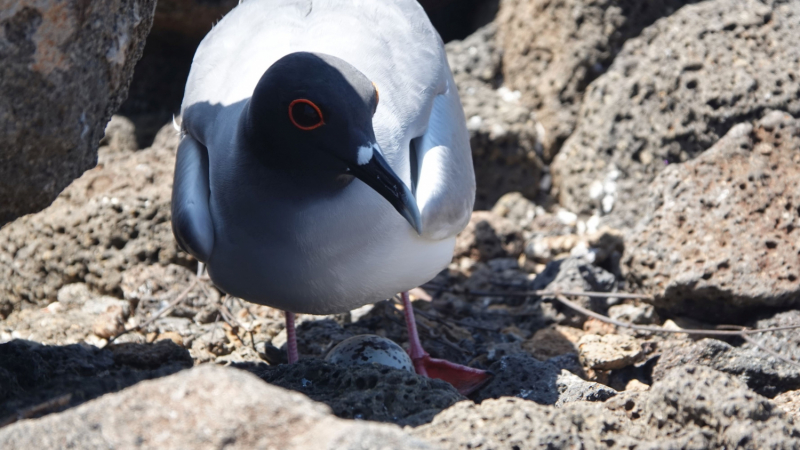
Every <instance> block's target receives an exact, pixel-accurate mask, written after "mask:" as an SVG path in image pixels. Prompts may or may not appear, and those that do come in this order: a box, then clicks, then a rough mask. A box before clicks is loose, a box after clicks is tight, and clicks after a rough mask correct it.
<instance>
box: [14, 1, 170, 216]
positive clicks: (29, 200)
mask: <svg viewBox="0 0 800 450" xmlns="http://www.w3.org/2000/svg"><path fill="white" fill-rule="evenodd" d="M155 3H156V2H155V0H102V1H101V0H93V1H88V2H87V1H83V0H69V1H55V0H23V1H17V2H11V3H8V2H5V3H4V6H3V8H2V11H0V29H2V30H4V32H3V33H2V34H0V60H2V61H3V64H2V66H1V67H0V123H2V131H0V148H2V149H3V155H2V157H1V158H0V199H2V200H0V226H2V225H4V224H6V223H7V222H9V221H11V220H14V219H15V218H16V217H19V216H22V215H24V214H28V213H32V212H36V211H39V210H41V209H43V208H45V207H46V206H47V205H49V204H50V203H51V202H52V201H53V200H54V199H55V198H56V196H57V195H58V194H59V192H61V190H62V189H64V188H65V187H66V186H67V185H68V184H69V183H70V182H72V180H74V179H75V178H77V177H79V176H80V175H81V174H82V173H83V172H84V171H85V170H87V169H90V168H92V167H94V165H95V163H96V162H97V147H98V142H99V141H100V138H102V137H103V130H104V129H105V126H106V123H108V120H109V119H110V118H111V114H112V113H113V112H114V111H115V110H116V109H117V108H118V107H119V105H120V103H121V102H122V101H123V100H124V99H125V97H126V96H127V93H128V85H129V84H130V80H131V76H132V74H133V67H134V65H135V64H136V62H137V61H138V60H139V57H140V56H141V54H142V49H143V47H144V40H145V37H146V36H147V33H148V32H149V31H150V25H151V23H152V20H153V10H154V8H155Z"/></svg>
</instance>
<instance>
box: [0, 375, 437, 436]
mask: <svg viewBox="0 0 800 450" xmlns="http://www.w3.org/2000/svg"><path fill="white" fill-rule="evenodd" d="M0 446H1V447H3V448H81V449H87V450H93V449H98V450H99V449H108V448H159V449H184V448H196V449H211V448H226V449H251V448H280V449H286V450H300V449H320V450H321V449H330V450H333V449H342V450H358V449H365V448H396V449H409V450H410V449H415V450H424V449H429V448H431V446H429V445H427V444H425V443H424V442H421V441H419V440H417V439H414V438H412V437H410V436H408V435H407V434H405V433H403V432H402V431H401V430H400V429H399V428H398V427H396V426H393V425H386V424H375V423H369V422H355V421H345V420H341V419H337V418H335V417H333V416H332V415H331V414H330V410H329V409H328V408H327V407H326V406H325V405H321V404H319V403H315V402H312V401H310V400H309V399H308V398H306V397H305V396H303V395H299V394H297V393H293V392H287V391H285V390H283V389H280V388H277V387H275V386H270V385H268V384H266V383H264V382H263V381H261V380H259V379H258V378H256V377H254V376H252V375H250V374H248V373H245V372H243V371H239V370H235V369H229V368H221V367H214V366H202V367H197V368H195V369H192V370H187V371H184V372H182V373H179V374H176V375H174V376H171V377H167V378H163V379H160V380H155V381H147V382H143V383H140V384H138V385H136V386H134V387H132V388H130V389H126V390H124V391H122V392H119V393H115V394H111V395H107V396H104V397H102V398H100V399H98V400H96V401H93V402H90V403H87V404H85V405H82V406H80V407H78V408H76V409H74V410H70V411H66V412H64V413H61V414H52V415H50V416H48V417H45V418H43V419H40V420H27V421H23V422H19V423H16V424H13V425H10V426H8V427H5V428H3V429H0Z"/></svg>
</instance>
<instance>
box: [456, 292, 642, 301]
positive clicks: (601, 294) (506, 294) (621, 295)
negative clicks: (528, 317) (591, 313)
mask: <svg viewBox="0 0 800 450" xmlns="http://www.w3.org/2000/svg"><path fill="white" fill-rule="evenodd" d="M466 294H467V295H470V296H474V297H553V296H556V295H559V294H561V295H569V296H571V297H572V296H586V297H597V298H621V299H629V300H652V299H653V297H652V296H650V295H644V294H626V293H623V292H581V291H548V290H539V291H517V292H485V291H467V292H466Z"/></svg>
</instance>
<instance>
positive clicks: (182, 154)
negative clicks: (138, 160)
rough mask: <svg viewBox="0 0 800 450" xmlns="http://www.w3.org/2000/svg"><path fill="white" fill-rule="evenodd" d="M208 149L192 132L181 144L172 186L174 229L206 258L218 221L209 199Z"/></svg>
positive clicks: (185, 246)
mask: <svg viewBox="0 0 800 450" xmlns="http://www.w3.org/2000/svg"><path fill="white" fill-rule="evenodd" d="M209 195H210V190H209V186H208V152H207V151H206V149H205V147H203V146H202V145H201V144H200V143H199V142H197V141H196V140H195V139H194V138H193V137H192V136H190V135H186V136H184V137H183V139H182V140H181V143H180V145H179V146H178V154H177V159H176V161H175V179H174V181H173V186H172V233H173V234H174V235H175V239H176V240H177V241H178V244H179V245H180V246H181V248H183V249H184V250H186V251H187V252H189V253H190V254H191V255H192V256H194V257H195V258H197V259H198V260H199V261H202V262H206V261H208V259H209V257H210V256H211V251H212V249H213V248H214V224H213V222H212V220H211V213H210V211H209V205H208V199H209Z"/></svg>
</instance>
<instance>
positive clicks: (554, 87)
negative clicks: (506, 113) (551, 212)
mask: <svg viewBox="0 0 800 450" xmlns="http://www.w3.org/2000/svg"><path fill="white" fill-rule="evenodd" d="M687 3H692V1H687V0H625V1H616V0H601V1H587V0H567V1H559V2H551V1H548V0H503V1H502V2H501V3H500V11H499V13H498V16H497V19H496V22H497V24H498V30H499V31H498V34H499V37H498V41H499V46H500V47H501V48H502V50H503V75H504V76H505V80H506V83H508V86H509V87H510V88H511V89H517V90H519V91H521V93H522V101H523V103H524V104H525V105H528V106H531V107H533V108H534V110H535V111H536V118H537V119H538V120H539V121H540V123H541V126H542V127H543V133H542V136H541V140H542V143H543V145H544V155H545V160H546V161H548V162H549V161H550V160H551V159H552V157H553V156H555V155H556V154H557V153H558V150H559V148H560V147H561V145H562V143H563V142H564V140H565V139H566V138H567V137H569V135H570V134H571V133H572V131H573V129H574V128H575V124H576V122H578V121H579V119H578V110H579V109H580V105H581V100H582V98H583V95H584V91H585V89H586V86H588V85H589V83H590V82H591V81H592V80H594V79H595V78H597V77H598V76H599V75H601V74H603V73H604V72H605V71H606V70H607V69H608V66H609V65H610V64H611V62H612V61H613V60H614V57H615V56H616V55H617V54H618V53H619V52H620V50H621V49H622V48H623V47H622V46H623V44H624V43H625V41H626V40H628V39H630V38H632V37H634V36H637V35H639V33H641V31H642V29H643V28H645V27H646V26H648V25H650V24H652V23H653V22H655V21H656V20H657V19H659V18H660V17H663V16H667V15H669V14H671V13H673V12H674V11H675V10H677V9H678V8H680V7H681V6H683V5H684V4H687Z"/></svg>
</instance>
